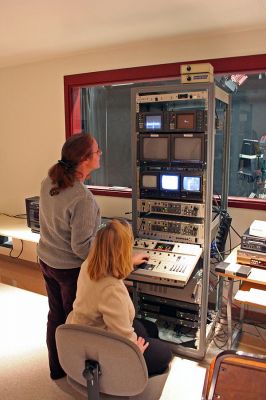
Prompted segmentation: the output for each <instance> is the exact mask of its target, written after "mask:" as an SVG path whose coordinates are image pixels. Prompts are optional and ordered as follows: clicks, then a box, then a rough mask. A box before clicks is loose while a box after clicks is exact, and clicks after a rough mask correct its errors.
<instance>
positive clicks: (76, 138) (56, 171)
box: [48, 133, 93, 196]
mask: <svg viewBox="0 0 266 400" xmlns="http://www.w3.org/2000/svg"><path fill="white" fill-rule="evenodd" d="M92 144H93V137H92V136H91V135H90V134H89V133H78V134H76V135H73V136H71V137H70V138H68V139H67V140H66V142H65V143H64V145H63V147H62V150H61V160H58V162H57V163H56V164H55V165H53V166H52V167H51V168H50V169H49V171H48V175H49V176H50V178H51V179H52V184H53V185H55V186H54V187H53V188H52V189H51V190H50V195H51V196H54V195H57V194H59V193H60V191H61V190H62V189H66V188H67V187H70V186H73V185H74V182H75V180H76V178H77V171H76V168H77V166H78V165H79V164H80V163H81V162H82V161H84V160H86V159H87V158H89V157H91V156H92Z"/></svg>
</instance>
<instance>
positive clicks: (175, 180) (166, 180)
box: [160, 173, 180, 191]
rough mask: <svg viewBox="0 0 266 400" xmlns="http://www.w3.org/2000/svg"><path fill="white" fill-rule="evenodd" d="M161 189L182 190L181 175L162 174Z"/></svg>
mask: <svg viewBox="0 0 266 400" xmlns="http://www.w3.org/2000/svg"><path fill="white" fill-rule="evenodd" d="M160 186H161V187H160V188H161V190H171V191H179V190H180V175H178V174H163V173H161V174H160Z"/></svg>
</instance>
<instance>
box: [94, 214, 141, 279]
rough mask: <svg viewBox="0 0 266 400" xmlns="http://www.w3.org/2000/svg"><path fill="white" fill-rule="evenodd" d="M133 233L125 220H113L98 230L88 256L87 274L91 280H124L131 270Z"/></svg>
mask: <svg viewBox="0 0 266 400" xmlns="http://www.w3.org/2000/svg"><path fill="white" fill-rule="evenodd" d="M132 246H133V233H132V229H131V226H130V225H129V223H128V222H127V221H125V220H122V219H121V220H119V219H113V220H112V221H111V222H109V223H108V224H107V225H104V226H103V227H102V228H100V229H99V230H98V232H97V234H96V238H95V240H94V242H93V245H92V247H91V249H90V252H89V256H88V267H87V268H88V274H89V276H90V278H91V279H92V280H95V281H97V280H99V279H101V278H103V277H106V276H114V277H115V278H118V279H124V278H125V277H126V276H128V275H129V274H130V272H131V271H132V269H133V264H132Z"/></svg>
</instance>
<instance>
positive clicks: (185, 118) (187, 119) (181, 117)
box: [177, 113, 195, 130]
mask: <svg viewBox="0 0 266 400" xmlns="http://www.w3.org/2000/svg"><path fill="white" fill-rule="evenodd" d="M194 128H195V114H194V113H191V114H190V113H184V114H178V115H177V129H184V130H191V129H194Z"/></svg>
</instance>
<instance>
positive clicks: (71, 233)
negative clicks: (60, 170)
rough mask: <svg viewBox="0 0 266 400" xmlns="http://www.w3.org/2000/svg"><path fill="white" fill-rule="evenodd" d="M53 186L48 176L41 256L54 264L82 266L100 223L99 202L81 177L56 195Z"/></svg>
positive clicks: (43, 187) (43, 193)
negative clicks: (52, 192)
mask: <svg viewBox="0 0 266 400" xmlns="http://www.w3.org/2000/svg"><path fill="white" fill-rule="evenodd" d="M51 187H52V184H51V179H50V178H49V177H47V178H46V179H44V181H43V182H42V185H41V194H40V228H41V231H40V242H39V245H38V250H37V253H38V256H39V258H40V259H41V260H42V261H43V262H45V264H47V265H49V266H50V267H53V268H58V269H71V268H79V267H80V266H81V264H82V262H83V261H84V260H85V259H86V257H87V256H88V252H89V248H90V245H91V242H92V241H93V239H94V237H95V235H96V232H97V228H98V226H99V224H100V210H99V206H98V204H97V203H96V201H95V198H94V196H93V194H92V193H91V192H90V191H89V189H87V188H86V186H85V185H84V184H83V183H81V182H79V181H76V182H75V184H74V186H73V187H69V188H67V189H63V190H62V191H61V192H60V193H59V194H58V195H55V196H51V195H50V193H49V191H50V189H51Z"/></svg>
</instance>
